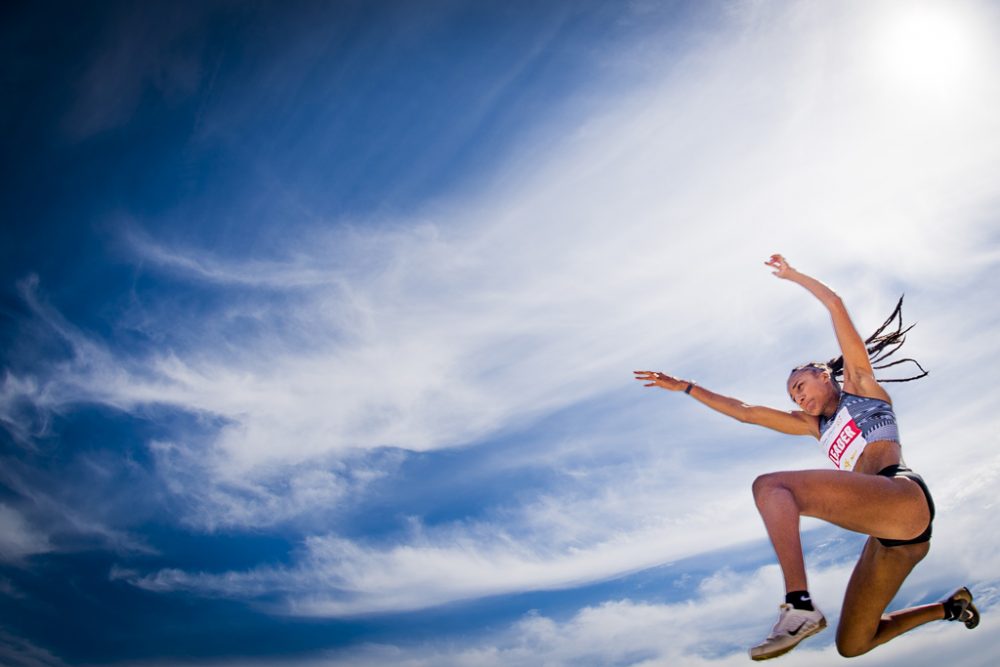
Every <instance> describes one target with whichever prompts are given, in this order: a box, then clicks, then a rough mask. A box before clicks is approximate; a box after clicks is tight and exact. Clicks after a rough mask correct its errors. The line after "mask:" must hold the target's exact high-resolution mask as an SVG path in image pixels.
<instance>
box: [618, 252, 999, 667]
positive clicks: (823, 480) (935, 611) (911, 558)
mask: <svg viewBox="0 0 1000 667" xmlns="http://www.w3.org/2000/svg"><path fill="white" fill-rule="evenodd" d="M766 264H767V265H768V266H770V267H772V268H773V269H774V275H776V276H777V277H778V278H781V279H784V280H789V281H791V282H793V283H797V284H799V285H801V286H802V287H804V288H805V289H806V290H808V291H809V292H810V293H811V294H812V295H813V296H815V297H816V298H817V299H819V300H820V302H821V303H822V304H823V305H824V306H826V308H827V310H828V311H829V312H830V316H831V317H832V319H833V329H834V333H835V334H836V337H837V342H838V343H839V344H840V350H841V353H842V356H841V357H839V358H837V359H834V360H832V361H830V362H828V363H810V364H806V365H804V366H799V367H797V368H795V369H793V370H792V372H791V374H790V375H789V377H788V382H787V388H788V393H789V394H790V395H791V398H792V400H793V401H794V402H795V403H796V404H797V405H798V408H799V409H798V410H792V411H788V412H785V411H782V410H775V409H772V408H768V407H763V406H753V405H746V404H745V403H743V402H741V401H739V400H736V399H734V398H729V397H727V396H722V395H720V394H716V393H715V392H712V391H709V390H708V389H705V388H704V387H702V386H700V385H697V384H695V383H694V382H690V381H687V380H681V379H678V378H675V377H672V376H670V375H666V374H665V373H660V372H655V371H635V376H636V379H637V380H640V381H643V382H645V383H646V385H645V386H647V387H661V388H663V389H667V390H670V391H683V392H684V393H686V394H689V395H690V396H691V397H692V398H694V399H696V400H698V401H700V402H701V403H704V404H705V405H707V406H708V407H710V408H712V409H713V410H716V411H718V412H721V413H722V414H725V415H728V416H730V417H733V418H734V419H738V420H740V421H741V422H748V423H751V424H758V425H760V426H766V427H767V428H770V429H774V430H775V431H780V432H781V433H788V434H791V435H811V436H813V437H814V438H817V439H818V440H819V441H820V447H821V449H822V451H823V453H824V454H826V455H827V457H828V458H829V460H830V461H831V462H832V463H833V465H834V467H835V468H837V469H836V470H803V471H795V472H777V473H770V474H766V475H761V476H760V477H758V478H757V479H756V480H755V481H754V484H753V495H754V500H755V501H756V503H757V509H758V510H759V511H760V515H761V518H763V520H764V526H765V527H766V528H767V534H768V536H769V537H770V538H771V543H772V545H773V546H774V551H775V553H776V555H777V557H778V563H779V564H780V565H781V571H782V574H783V575H784V579H785V603H784V604H782V605H781V607H780V616H779V618H778V622H777V623H776V624H775V626H774V629H773V630H772V632H771V634H770V635H769V636H768V637H767V638H766V639H765V640H764V641H763V642H761V643H760V644H758V645H757V646H754V647H753V648H751V649H750V657H751V658H753V659H754V660H765V659H767V658H774V657H777V656H779V655H782V654H784V653H787V652H788V651H790V650H792V649H793V648H795V646H796V645H797V644H798V643H799V642H800V641H802V640H803V639H805V638H806V637H809V636H811V635H814V634H816V633H817V632H819V631H820V630H822V629H823V628H825V627H826V619H825V618H824V617H823V614H822V613H820V611H819V610H818V609H816V608H815V607H814V606H813V604H812V600H811V598H810V596H809V593H808V587H807V585H806V571H805V564H804V562H803V557H802V544H801V541H800V537H799V517H800V516H811V517H816V518H819V519H823V520H824V521H828V522H830V523H833V524H835V525H837V526H840V527H842V528H846V529H847V530H852V531H855V532H858V533H863V534H865V535H869V536H870V537H869V538H868V541H867V542H866V543H865V546H864V549H863V550H862V552H861V557H860V558H859V560H858V563H857V565H856V566H855V568H854V572H853V574H852V575H851V579H850V581H849V582H848V584H847V592H846V593H845V595H844V604H843V609H842V611H841V614H840V625H839V626H838V627H837V650H838V651H839V652H840V654H841V655H843V656H845V657H851V656H857V655H861V654H863V653H867V652H868V651H870V650H871V649H873V648H875V647H876V646H878V645H880V644H884V643H885V642H887V641H889V640H890V639H893V638H894V637H897V636H899V635H900V634H902V633H904V632H906V631H908V630H912V629H913V628H915V627H917V626H919V625H923V624H924V623H928V622H930V621H934V620H938V619H946V620H950V621H961V622H963V623H964V624H965V625H966V626H967V627H969V628H974V627H976V625H978V623H979V611H978V610H977V609H976V607H975V605H973V604H972V594H971V593H970V592H969V590H968V589H967V588H960V589H958V590H957V591H955V592H954V593H952V594H951V595H950V596H948V597H947V598H945V599H944V600H942V601H940V602H937V603H934V604H928V605H923V606H920V607H913V608H910V609H903V610H901V611H896V612H893V613H891V614H888V615H884V612H885V609H886V607H887V606H888V605H889V602H890V601H891V600H892V599H893V597H895V595H896V592H897V591H898V590H899V587H900V586H901V585H902V583H903V580H904V579H906V577H907V576H908V575H909V574H910V571H911V570H913V568H914V566H915V565H916V564H917V563H919V562H920V561H921V560H922V559H923V558H924V556H926V555H927V552H928V550H929V549H930V538H931V521H932V520H933V518H934V502H933V501H932V500H931V495H930V492H929V491H928V489H927V486H926V485H925V484H924V481H923V479H922V478H921V477H920V476H919V475H917V474H916V473H914V472H913V471H912V470H910V469H909V468H907V467H906V466H905V464H904V463H903V459H902V455H901V449H900V440H899V432H898V430H897V427H896V417H895V414H894V413H893V409H892V403H891V401H890V399H889V395H888V394H887V393H886V391H885V389H883V388H882V386H881V385H880V384H879V382H878V381H876V379H875V375H874V368H885V367H887V366H891V365H895V364H898V363H902V362H903V361H913V360H912V359H904V360H901V361H896V362H892V363H888V364H885V365H882V366H874V368H873V362H874V363H877V362H879V361H881V360H882V359H885V358H886V357H887V356H889V355H891V354H892V353H893V352H895V351H896V350H897V349H899V346H900V345H902V343H903V341H904V336H905V334H906V332H907V331H908V330H909V329H903V328H902V316H901V314H900V306H901V305H902V300H900V303H899V304H897V306H896V310H895V311H894V312H893V314H892V315H891V316H890V317H889V319H888V320H886V322H885V324H883V325H882V327H880V328H879V330H878V331H876V332H875V334H873V335H872V336H871V337H870V338H868V340H864V341H863V340H862V339H861V336H859V335H858V332H857V330H856V329H855V328H854V325H853V324H852V323H851V318H850V316H849V315H848V313H847V309H846V308H845V307H844V303H843V302H842V301H841V299H840V297H839V296H837V294H836V293H834V292H833V290H831V289H830V288H829V287H827V286H826V285H824V284H823V283H821V282H820V281H818V280H816V279H815V278H812V277H810V276H807V275H806V274H804V273H801V272H799V271H796V270H795V269H793V268H792V267H791V266H790V265H789V264H788V262H787V261H785V258H784V257H782V256H781V255H772V256H771V258H770V259H769V260H768V261H767V262H766ZM897 317H898V318H899V321H900V324H899V326H898V327H897V329H896V331H894V332H891V333H889V334H883V331H884V330H885V329H886V327H887V326H888V325H889V324H890V323H891V322H892V321H893V320H894V319H896V318H897ZM913 363H916V362H913ZM917 366H918V367H919V366H920V365H919V364H917ZM921 370H923V369H922V368H921ZM924 375H926V372H924V373H922V374H921V375H918V376H916V377H923V376H924ZM841 377H842V381H838V378H841ZM908 379H916V378H915V377H914V378H908Z"/></svg>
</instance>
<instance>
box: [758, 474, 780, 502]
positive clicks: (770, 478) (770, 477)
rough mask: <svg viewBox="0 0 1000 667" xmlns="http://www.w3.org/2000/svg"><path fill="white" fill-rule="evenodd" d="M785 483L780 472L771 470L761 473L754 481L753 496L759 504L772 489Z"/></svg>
mask: <svg viewBox="0 0 1000 667" xmlns="http://www.w3.org/2000/svg"><path fill="white" fill-rule="evenodd" d="M782 486H783V484H782V483H781V475H780V473H775V472H769V473H764V474H763V475H760V476H758V477H757V479H755V480H754V481H753V497H754V500H756V501H757V504H758V505H759V504H760V502H761V500H762V499H763V498H764V497H765V496H766V495H767V494H768V492H770V491H774V490H775V489H777V488H781V487H782Z"/></svg>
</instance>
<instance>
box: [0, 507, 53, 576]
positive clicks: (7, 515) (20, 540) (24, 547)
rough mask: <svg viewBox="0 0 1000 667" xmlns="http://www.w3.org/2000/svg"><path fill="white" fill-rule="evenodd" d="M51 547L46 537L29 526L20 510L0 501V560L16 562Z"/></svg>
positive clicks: (48, 549)
mask: <svg viewBox="0 0 1000 667" xmlns="http://www.w3.org/2000/svg"><path fill="white" fill-rule="evenodd" d="M51 548H52V547H51V546H50V545H49V541H48V537H47V536H46V535H44V534H43V533H42V532H41V531H39V530H37V529H36V528H34V527H33V526H31V524H29V523H28V521H26V520H25V518H24V516H22V515H21V513H20V512H18V511H17V510H15V509H14V508H12V507H8V506H7V505H4V504H2V503H0V561H2V562H5V563H11V562H15V563H16V562H18V561H21V560H23V559H24V558H26V557H27V556H31V555H34V554H40V553H45V552H47V551H50V550H51Z"/></svg>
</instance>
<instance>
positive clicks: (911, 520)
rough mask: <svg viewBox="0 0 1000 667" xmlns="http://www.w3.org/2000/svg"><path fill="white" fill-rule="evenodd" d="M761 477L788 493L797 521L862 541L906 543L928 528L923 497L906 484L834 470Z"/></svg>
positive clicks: (918, 489) (904, 482) (899, 478)
mask: <svg viewBox="0 0 1000 667" xmlns="http://www.w3.org/2000/svg"><path fill="white" fill-rule="evenodd" d="M763 477H764V478H772V479H771V482H769V483H772V484H777V485H780V486H782V487H784V488H787V489H788V490H789V491H791V493H792V495H793V496H794V498H795V501H796V504H797V505H798V508H799V511H800V513H801V514H802V515H804V516H811V517H816V518H818V519H822V520H824V521H829V522H830V523H833V524H836V525H838V526H841V527H842V528H846V529H848V530H853V531H855V532H858V533H864V534H865V535H877V536H879V537H886V538H892V539H909V538H911V537H915V536H916V535H919V534H920V533H921V532H922V531H923V530H924V529H925V528H926V527H927V524H928V523H930V510H929V509H928V507H927V500H926V499H925V497H924V494H923V491H921V490H920V487H919V486H917V484H916V483H915V482H913V481H912V480H909V479H906V478H902V477H897V478H889V477H883V476H881V475H865V474H862V473H855V472H845V471H840V470H797V471H790V472H779V473H771V474H770V475H764V476H763ZM765 483H768V482H765Z"/></svg>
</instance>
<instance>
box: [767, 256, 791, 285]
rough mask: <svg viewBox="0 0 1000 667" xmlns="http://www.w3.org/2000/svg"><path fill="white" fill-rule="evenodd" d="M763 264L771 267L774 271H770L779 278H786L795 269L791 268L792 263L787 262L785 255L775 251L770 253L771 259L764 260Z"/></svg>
mask: <svg viewBox="0 0 1000 667" xmlns="http://www.w3.org/2000/svg"><path fill="white" fill-rule="evenodd" d="M764 264H766V265H767V266H770V267H771V268H773V269H774V271H772V273H773V274H774V275H776V276H778V277H779V278H786V279H787V278H788V277H789V276H790V275H791V274H792V272H793V271H795V269H793V268H792V265H791V264H789V263H788V261H787V260H786V259H785V257H784V256H783V255H779V254H777V253H776V254H774V255H771V259H769V260H767V261H766V262H764Z"/></svg>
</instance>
